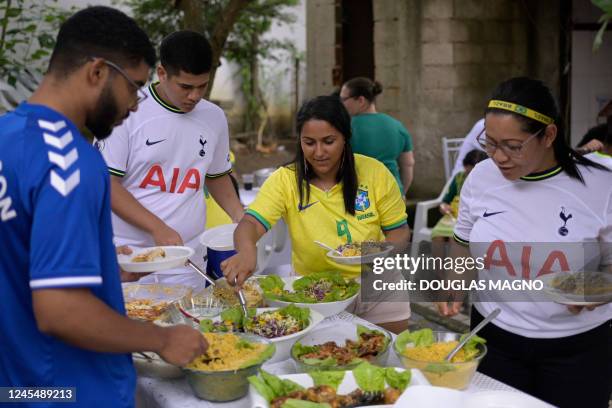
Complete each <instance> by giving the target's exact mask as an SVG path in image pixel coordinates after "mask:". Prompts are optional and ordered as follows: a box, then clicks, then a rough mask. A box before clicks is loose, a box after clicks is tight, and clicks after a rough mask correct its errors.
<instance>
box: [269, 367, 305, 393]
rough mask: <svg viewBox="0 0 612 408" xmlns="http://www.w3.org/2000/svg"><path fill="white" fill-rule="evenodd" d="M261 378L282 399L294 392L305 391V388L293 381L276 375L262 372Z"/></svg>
mask: <svg viewBox="0 0 612 408" xmlns="http://www.w3.org/2000/svg"><path fill="white" fill-rule="evenodd" d="M260 374H261V378H262V379H263V380H264V381H265V382H266V384H268V386H269V387H270V388H271V389H272V391H273V392H274V395H275V396H277V397H282V396H284V395H287V394H289V393H291V392H293V391H298V390H303V389H304V387H302V386H301V385H299V384H297V383H295V382H293V381H291V380H283V379H282V378H280V377H277V376H276V375H273V374H270V373H268V372H266V371H264V370H260Z"/></svg>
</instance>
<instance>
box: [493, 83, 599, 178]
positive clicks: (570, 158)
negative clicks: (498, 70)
mask: <svg viewBox="0 0 612 408" xmlns="http://www.w3.org/2000/svg"><path fill="white" fill-rule="evenodd" d="M491 100H500V101H504V102H510V103H514V104H517V105H521V106H524V107H526V108H528V109H531V110H533V111H536V112H538V113H540V114H543V115H546V116H548V117H549V118H551V119H552V120H553V123H554V124H555V125H556V126H557V137H556V138H555V141H554V142H553V150H554V153H555V159H556V160H557V162H558V163H559V165H560V166H561V168H562V169H563V171H565V172H566V173H567V174H568V175H569V176H570V177H572V178H575V179H578V180H580V181H581V182H582V183H584V179H583V178H582V174H581V173H580V170H579V169H578V166H577V165H578V164H581V165H583V166H587V167H595V168H598V169H603V170H607V168H606V167H604V166H602V165H600V164H598V163H595V162H593V161H591V160H589V159H587V158H585V157H583V156H582V155H581V154H580V153H578V152H577V151H575V150H574V149H572V148H571V147H570V145H569V144H568V143H567V141H566V139H565V129H564V126H563V121H562V120H561V115H560V114H559V108H558V107H557V103H556V101H555V98H554V96H553V95H552V92H551V91H550V89H549V88H548V87H547V86H546V85H545V84H544V83H543V82H542V81H538V80H536V79H531V78H526V77H517V78H512V79H509V80H507V81H504V82H502V83H501V84H499V85H498V86H497V88H496V89H495V91H493V94H492V95H491ZM491 112H495V113H501V114H507V115H514V117H515V118H516V119H517V120H518V121H519V122H521V124H522V130H523V131H524V132H527V133H532V134H533V133H536V132H538V131H541V130H542V129H544V128H545V127H546V126H547V125H546V124H544V123H542V122H540V121H537V120H535V119H531V118H528V117H526V116H523V115H521V114H518V113H515V112H511V111H508V110H505V109H499V108H489V107H487V109H486V110H485V115H486V114H487V113H491ZM537 137H538V138H539V139H541V138H543V137H544V132H540V134H539V135H538V136H537Z"/></svg>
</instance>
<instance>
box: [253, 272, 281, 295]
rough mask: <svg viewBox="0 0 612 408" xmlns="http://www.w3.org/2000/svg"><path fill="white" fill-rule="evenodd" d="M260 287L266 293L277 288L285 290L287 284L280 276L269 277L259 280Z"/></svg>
mask: <svg viewBox="0 0 612 408" xmlns="http://www.w3.org/2000/svg"><path fill="white" fill-rule="evenodd" d="M259 287H260V288H261V290H263V291H264V292H271V291H272V290H274V289H275V288H276V289H280V290H283V288H284V287H285V282H284V281H283V280H282V279H281V277H280V276H276V275H267V276H265V277H263V278H260V279H259Z"/></svg>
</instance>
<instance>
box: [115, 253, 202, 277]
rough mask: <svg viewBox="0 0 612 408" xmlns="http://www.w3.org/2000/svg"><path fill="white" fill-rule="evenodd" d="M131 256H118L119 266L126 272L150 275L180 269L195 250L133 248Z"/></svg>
mask: <svg viewBox="0 0 612 408" xmlns="http://www.w3.org/2000/svg"><path fill="white" fill-rule="evenodd" d="M132 251H133V252H132V253H131V254H129V255H126V254H119V255H117V258H118V261H119V266H120V267H121V269H123V270H124V271H125V272H132V273H149V272H158V271H164V270H167V269H172V268H178V267H181V266H184V265H185V262H187V259H189V257H191V256H192V255H193V254H194V250H193V249H192V248H189V247H184V246H157V247H150V248H138V249H135V248H132Z"/></svg>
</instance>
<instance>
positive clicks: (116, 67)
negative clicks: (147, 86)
mask: <svg viewBox="0 0 612 408" xmlns="http://www.w3.org/2000/svg"><path fill="white" fill-rule="evenodd" d="M91 58H92V59H94V58H96V57H91ZM102 61H103V62H104V63H105V64H106V65H108V66H109V67H111V68H113V69H114V70H115V71H117V72H118V73H120V74H121V76H123V77H124V78H125V80H126V81H128V83H129V84H130V85H132V86H133V87H134V89H135V90H136V103H135V105H138V104H139V103H141V102H142V101H144V100H145V99H147V94H146V93H145V92H144V91H143V90H142V89H141V88H142V87H141V86H140V85H138V84H137V83H136V82H134V80H133V79H132V78H130V76H129V75H128V74H127V72H125V71H124V70H123V68H121V67H120V66H119V65H117V64H115V63H114V62H111V61H109V60H107V59H105V58H102Z"/></svg>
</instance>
